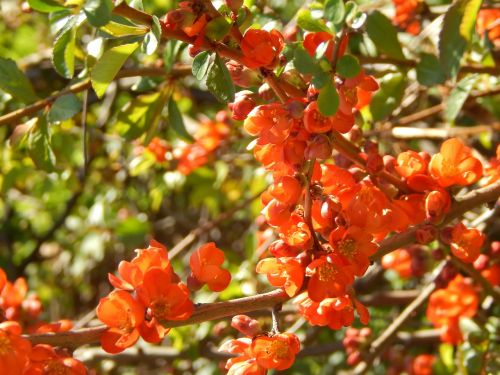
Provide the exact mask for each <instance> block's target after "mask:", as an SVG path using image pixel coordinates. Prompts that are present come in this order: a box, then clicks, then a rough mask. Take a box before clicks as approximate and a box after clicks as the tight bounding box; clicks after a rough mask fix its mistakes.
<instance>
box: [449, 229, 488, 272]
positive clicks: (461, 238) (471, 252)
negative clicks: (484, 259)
mask: <svg viewBox="0 0 500 375" xmlns="http://www.w3.org/2000/svg"><path fill="white" fill-rule="evenodd" d="M484 240H485V236H484V234H483V233H482V232H481V231H480V230H477V229H476V228H467V227H466V226H465V225H463V224H462V223H457V224H456V225H455V226H454V227H453V230H452V232H451V244H450V247H451V252H452V253H453V255H455V256H456V257H457V258H459V259H461V260H462V261H464V262H465V263H472V262H474V261H475V260H476V259H477V257H478V256H479V252H480V250H481V247H482V246H483V243H484Z"/></svg>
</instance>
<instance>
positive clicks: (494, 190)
mask: <svg viewBox="0 0 500 375" xmlns="http://www.w3.org/2000/svg"><path fill="white" fill-rule="evenodd" d="M499 196H500V181H497V182H496V183H494V184H491V185H488V186H485V187H482V188H479V189H476V190H473V191H471V192H469V193H467V194H465V195H463V196H461V197H457V198H456V202H455V203H454V204H453V206H452V208H451V210H450V212H449V213H448V215H447V216H446V217H445V219H444V220H443V222H442V223H441V224H440V225H439V227H443V226H445V225H447V224H448V223H450V222H451V221H453V220H454V219H456V218H458V217H460V216H462V215H463V214H464V213H465V212H467V211H470V210H471V209H473V208H474V207H476V206H479V205H481V204H485V203H488V202H494V201H496V200H498V197H499ZM419 227H420V226H418V225H417V226H414V227H411V228H409V229H408V230H406V231H405V232H402V233H398V234H395V235H393V236H391V237H389V238H386V239H385V240H383V241H382V242H380V247H379V249H378V251H377V252H376V253H375V254H374V255H372V256H371V257H370V260H372V261H377V260H379V259H380V258H382V257H383V256H384V255H385V254H388V253H390V252H392V251H394V250H396V249H399V248H401V247H404V246H406V245H409V244H412V243H414V242H415V241H416V238H415V233H416V232H417V229H418V228H419Z"/></svg>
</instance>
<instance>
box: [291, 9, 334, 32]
mask: <svg viewBox="0 0 500 375" xmlns="http://www.w3.org/2000/svg"><path fill="white" fill-rule="evenodd" d="M297 25H298V26H299V27H300V28H302V29H303V30H307V31H326V32H327V33H331V30H330V29H329V28H328V27H327V26H326V25H325V23H324V21H323V20H321V19H315V18H313V16H312V14H311V11H309V10H307V9H301V10H299V11H298V13H297Z"/></svg>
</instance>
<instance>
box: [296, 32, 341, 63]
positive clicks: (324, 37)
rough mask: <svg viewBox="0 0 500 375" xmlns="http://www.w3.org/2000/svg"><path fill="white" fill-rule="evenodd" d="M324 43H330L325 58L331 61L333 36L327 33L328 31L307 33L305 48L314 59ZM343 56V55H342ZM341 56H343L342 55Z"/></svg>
mask: <svg viewBox="0 0 500 375" xmlns="http://www.w3.org/2000/svg"><path fill="white" fill-rule="evenodd" d="M322 43H328V45H327V47H326V51H325V56H326V57H327V58H328V59H331V58H332V57H333V44H334V43H333V35H332V34H330V33H327V32H326V31H318V32H314V33H311V32H307V33H305V35H304V48H305V50H306V51H307V53H309V55H311V56H312V57H314V55H315V54H316V49H317V48H318V47H319V46H320V44H322ZM344 50H345V48H344ZM342 54H343V53H342ZM342 54H341V55H342Z"/></svg>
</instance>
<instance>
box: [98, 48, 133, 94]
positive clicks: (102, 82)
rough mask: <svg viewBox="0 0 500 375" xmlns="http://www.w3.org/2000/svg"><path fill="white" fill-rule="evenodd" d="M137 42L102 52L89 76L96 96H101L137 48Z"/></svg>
mask: <svg viewBox="0 0 500 375" xmlns="http://www.w3.org/2000/svg"><path fill="white" fill-rule="evenodd" d="M138 46H139V43H131V44H123V45H121V46H117V47H114V48H111V49H110V50H108V51H106V52H104V54H103V55H102V57H101V58H100V59H99V61H98V62H97V63H96V64H95V65H94V68H93V69H92V73H91V76H90V79H91V82H92V87H93V88H94V91H95V92H96V94H97V96H98V97H99V98H101V97H102V96H103V95H104V92H105V91H106V89H107V88H108V86H109V84H110V83H111V81H113V79H114V78H115V76H116V74H117V73H118V71H119V70H120V68H121V67H122V65H123V64H124V63H125V61H126V60H127V59H128V58H129V56H130V55H131V54H132V53H133V52H134V51H135V50H136V49H137V47H138Z"/></svg>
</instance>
